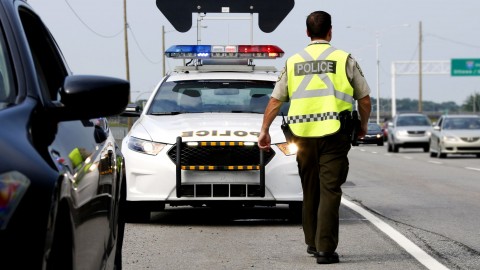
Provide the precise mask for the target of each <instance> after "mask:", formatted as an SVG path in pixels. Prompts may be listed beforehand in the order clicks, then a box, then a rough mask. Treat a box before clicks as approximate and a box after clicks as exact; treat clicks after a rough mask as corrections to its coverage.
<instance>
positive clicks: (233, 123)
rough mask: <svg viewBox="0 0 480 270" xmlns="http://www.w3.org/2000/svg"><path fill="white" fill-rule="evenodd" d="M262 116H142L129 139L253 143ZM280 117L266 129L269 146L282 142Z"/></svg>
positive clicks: (204, 114)
mask: <svg viewBox="0 0 480 270" xmlns="http://www.w3.org/2000/svg"><path fill="white" fill-rule="evenodd" d="M262 121H263V114H247V113H245V114H235V113H189V114H178V115H168V116H167V115H162V116H156V115H142V116H141V117H140V118H139V119H138V120H137V121H136V122H135V124H134V125H133V127H132V129H131V131H130V132H129V134H128V135H129V136H133V137H136V138H140V139H144V140H152V141H155V142H161V143H167V144H175V143H176V140H177V137H178V136H181V137H182V141H252V142H257V140H258V135H259V133H260V128H261V126H262ZM280 124H281V117H277V118H276V119H275V120H274V122H273V123H272V125H271V127H270V136H271V138H272V144H275V143H280V142H285V136H284V135H283V133H282V130H281V129H280Z"/></svg>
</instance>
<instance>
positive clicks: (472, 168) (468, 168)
mask: <svg viewBox="0 0 480 270" xmlns="http://www.w3.org/2000/svg"><path fill="white" fill-rule="evenodd" d="M465 169H467V170H473V171H480V168H474V167H465Z"/></svg>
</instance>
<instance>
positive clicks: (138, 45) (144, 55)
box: [128, 25, 162, 65]
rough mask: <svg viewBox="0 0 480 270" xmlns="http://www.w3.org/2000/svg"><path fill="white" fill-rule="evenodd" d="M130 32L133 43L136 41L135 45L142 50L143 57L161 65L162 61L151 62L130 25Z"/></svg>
mask: <svg viewBox="0 0 480 270" xmlns="http://www.w3.org/2000/svg"><path fill="white" fill-rule="evenodd" d="M128 30H130V33H132V38H133V41H135V44H137V47H138V50H140V53H141V54H142V55H143V57H144V58H145V59H146V60H147V61H148V62H150V63H152V64H154V65H156V64H159V63H161V62H162V59H160V60H158V61H154V60H151V59H150V58H149V57H148V56H147V55H146V54H145V53H144V51H143V50H142V47H141V46H140V44H139V43H138V40H137V38H136V37H135V33H134V32H133V30H132V28H131V27H130V25H128Z"/></svg>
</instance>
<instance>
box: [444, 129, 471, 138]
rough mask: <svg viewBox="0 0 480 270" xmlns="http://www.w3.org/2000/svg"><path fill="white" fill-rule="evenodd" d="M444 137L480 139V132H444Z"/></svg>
mask: <svg viewBox="0 0 480 270" xmlns="http://www.w3.org/2000/svg"><path fill="white" fill-rule="evenodd" d="M442 135H443V136H455V137H474V138H478V137H480V130H478V129H477V130H442Z"/></svg>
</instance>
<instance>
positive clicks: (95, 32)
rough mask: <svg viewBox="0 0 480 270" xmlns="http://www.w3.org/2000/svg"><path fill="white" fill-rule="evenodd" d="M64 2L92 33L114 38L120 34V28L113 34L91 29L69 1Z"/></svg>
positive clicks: (121, 31)
mask: <svg viewBox="0 0 480 270" xmlns="http://www.w3.org/2000/svg"><path fill="white" fill-rule="evenodd" d="M65 3H66V4H67V6H68V7H69V8H70V10H71V11H72V12H73V14H74V15H75V17H77V19H78V20H79V21H80V22H81V23H82V24H83V25H84V26H85V27H86V28H87V29H88V30H90V31H91V32H92V33H94V34H95V35H97V36H100V37H103V38H114V37H117V36H118V35H120V34H121V33H123V29H122V30H120V31H119V32H117V33H115V34H113V35H104V34H101V33H99V32H97V31H95V30H93V28H91V27H90V26H88V24H87V23H85V21H83V20H82V18H81V17H80V16H79V15H78V13H77V12H76V11H75V9H74V8H73V7H72V6H71V5H70V3H69V2H68V0H65Z"/></svg>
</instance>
